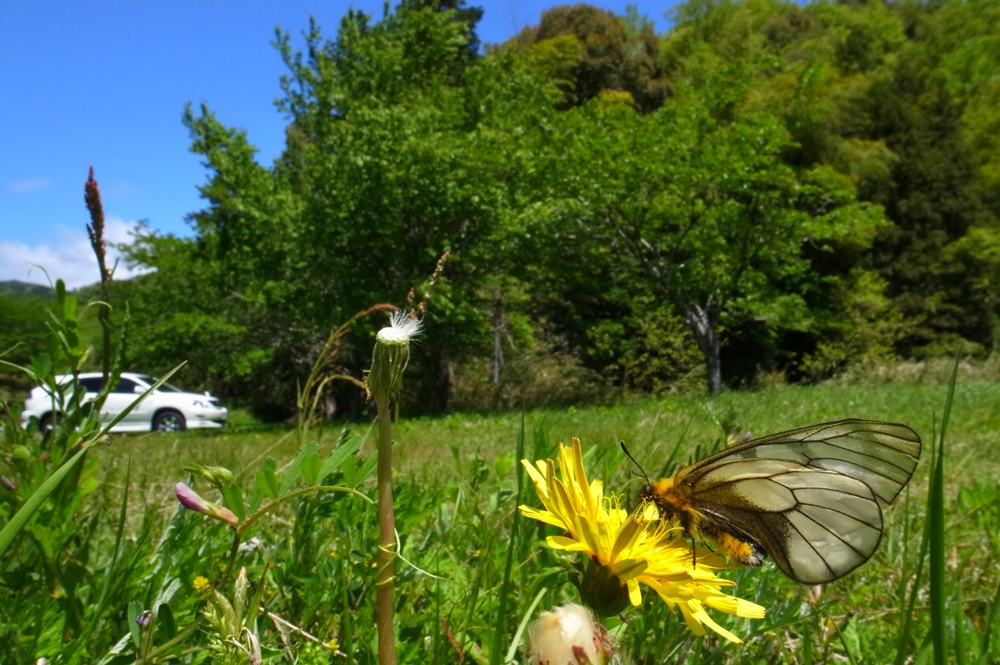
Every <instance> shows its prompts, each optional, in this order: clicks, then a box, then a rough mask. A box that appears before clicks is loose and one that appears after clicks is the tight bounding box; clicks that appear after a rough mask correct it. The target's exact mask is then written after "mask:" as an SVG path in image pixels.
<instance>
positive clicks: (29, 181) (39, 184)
mask: <svg viewBox="0 0 1000 665" xmlns="http://www.w3.org/2000/svg"><path fill="white" fill-rule="evenodd" d="M51 186H52V181H51V180H49V179H48V178H22V179H20V180H11V181H10V182H8V183H7V191H8V192H11V193H14V194H31V193H33V192H38V191H41V190H43V189H48V188H49V187H51Z"/></svg>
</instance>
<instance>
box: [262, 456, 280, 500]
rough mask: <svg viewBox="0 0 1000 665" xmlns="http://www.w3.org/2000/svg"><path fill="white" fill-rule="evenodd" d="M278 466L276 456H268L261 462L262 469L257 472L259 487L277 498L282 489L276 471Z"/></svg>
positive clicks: (273, 497) (268, 495)
mask: <svg viewBox="0 0 1000 665" xmlns="http://www.w3.org/2000/svg"><path fill="white" fill-rule="evenodd" d="M277 466H278V464H277V462H275V460H274V458H273V457H268V458H267V459H265V460H264V461H263V462H262V463H261V465H260V471H258V472H257V487H259V488H260V491H261V492H263V493H264V495H265V496H267V497H268V498H271V499H276V498H277V497H278V493H279V492H280V491H281V490H280V488H279V486H278V477H277V476H276V475H275V473H274V470H275V469H276V468H277Z"/></svg>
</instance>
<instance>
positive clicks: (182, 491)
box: [174, 483, 240, 526]
mask: <svg viewBox="0 0 1000 665" xmlns="http://www.w3.org/2000/svg"><path fill="white" fill-rule="evenodd" d="M174 494H176V495H177V500H178V501H180V502H181V505H182V506H184V507H185V508H187V509H188V510H193V511H195V512H196V513H204V514H205V515H208V516H209V517H214V518H215V519H217V520H219V521H220V522H225V523H226V524H230V525H232V526H236V525H237V524H239V522H240V520H239V518H238V517H236V515H235V514H234V513H233V511H231V510H229V509H228V508H226V507H224V506H219V505H216V504H214V503H209V502H208V501H205V500H204V499H203V498H201V497H200V496H198V493H197V492H195V491H194V490H193V489H191V488H190V487H188V486H187V485H185V484H184V483H177V484H176V485H174Z"/></svg>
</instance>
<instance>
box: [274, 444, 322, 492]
mask: <svg viewBox="0 0 1000 665" xmlns="http://www.w3.org/2000/svg"><path fill="white" fill-rule="evenodd" d="M318 447H319V446H318V445H317V444H316V442H315V441H310V442H309V443H307V444H306V445H304V446H302V450H300V451H299V454H298V455H296V456H295V459H294V460H292V465H291V467H289V469H288V472H287V473H286V474H285V478H284V480H282V481H281V492H280V494H284V493H285V492H287V491H288V490H290V489H291V488H292V485H294V484H295V481H296V480H298V479H299V476H301V475H302V460H304V459H305V458H307V457H309V456H310V455H315V454H316V449H317V448H318Z"/></svg>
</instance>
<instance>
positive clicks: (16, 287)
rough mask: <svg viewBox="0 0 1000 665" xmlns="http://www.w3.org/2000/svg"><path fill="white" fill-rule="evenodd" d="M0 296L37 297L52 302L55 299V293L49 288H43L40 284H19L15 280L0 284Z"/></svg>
mask: <svg viewBox="0 0 1000 665" xmlns="http://www.w3.org/2000/svg"><path fill="white" fill-rule="evenodd" d="M0 295H10V296H37V297H39V298H47V299H49V300H54V299H55V297H56V294H55V291H53V290H52V288H51V287H48V286H43V285H42V284H29V283H27V282H19V281H17V280H8V281H6V282H0Z"/></svg>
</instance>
